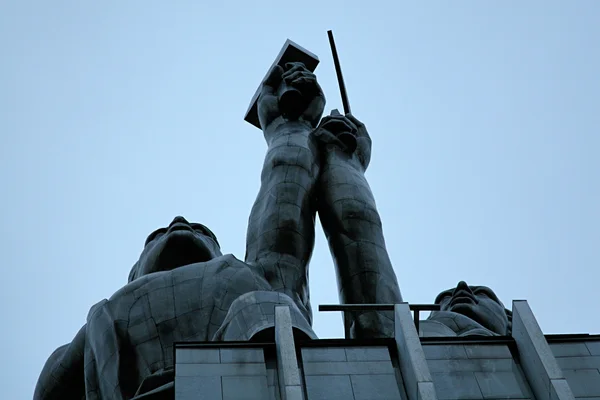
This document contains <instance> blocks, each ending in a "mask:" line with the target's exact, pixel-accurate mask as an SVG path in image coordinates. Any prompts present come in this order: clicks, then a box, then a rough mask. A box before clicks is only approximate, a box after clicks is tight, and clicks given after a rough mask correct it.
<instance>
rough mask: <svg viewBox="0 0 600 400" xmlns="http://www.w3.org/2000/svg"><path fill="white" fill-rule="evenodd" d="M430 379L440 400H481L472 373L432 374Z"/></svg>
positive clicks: (481, 397) (481, 396)
mask: <svg viewBox="0 0 600 400" xmlns="http://www.w3.org/2000/svg"><path fill="white" fill-rule="evenodd" d="M431 377H432V378H433V384H434V386H435V391H436V392H437V396H438V399H440V400H470V399H483V394H482V393H481V390H480V389H479V385H478V384H477V379H475V374H474V373H473V372H450V373H432V374H431Z"/></svg>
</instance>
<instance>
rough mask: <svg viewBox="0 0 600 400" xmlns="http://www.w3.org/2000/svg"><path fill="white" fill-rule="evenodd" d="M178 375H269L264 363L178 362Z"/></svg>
mask: <svg viewBox="0 0 600 400" xmlns="http://www.w3.org/2000/svg"><path fill="white" fill-rule="evenodd" d="M176 374H177V375H178V376H237V375H239V376H244V375H246V376H248V375H264V376H265V379H266V376H267V369H266V368H265V364H263V363H247V364H177V366H176Z"/></svg>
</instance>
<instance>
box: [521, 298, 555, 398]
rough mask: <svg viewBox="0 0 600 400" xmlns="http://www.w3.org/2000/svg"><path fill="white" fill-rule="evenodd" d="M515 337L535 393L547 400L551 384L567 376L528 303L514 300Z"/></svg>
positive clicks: (523, 366) (522, 364)
mask: <svg viewBox="0 0 600 400" xmlns="http://www.w3.org/2000/svg"><path fill="white" fill-rule="evenodd" d="M512 336H513V338H514V339H515V342H516V343H517V348H518V351H519V358H520V361H521V366H522V368H523V370H524V371H525V373H526V375H527V380H528V381H529V384H530V385H531V389H532V391H533V393H534V394H535V396H536V397H538V398H539V399H540V400H542V399H547V398H548V397H549V393H550V391H551V388H550V381H551V380H552V379H561V378H563V377H564V376H563V373H562V370H561V369H560V367H559V366H558V363H557V362H556V358H555V357H554V354H553V353H552V350H551V349H550V346H549V345H548V342H547V341H546V338H545V337H544V334H543V332H542V329H541V328H540V326H539V324H538V323H537V320H536V319H535V316H534V315H533V312H532V311H531V308H530V307H529V305H528V304H527V301H525V300H514V301H513V321H512Z"/></svg>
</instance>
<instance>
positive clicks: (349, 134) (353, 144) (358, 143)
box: [314, 111, 371, 171]
mask: <svg viewBox="0 0 600 400" xmlns="http://www.w3.org/2000/svg"><path fill="white" fill-rule="evenodd" d="M314 136H315V137H316V138H317V140H318V141H319V142H320V143H321V145H322V147H323V148H324V151H326V152H331V151H339V150H342V151H343V152H344V153H346V154H348V155H349V156H350V157H351V158H353V159H354V160H355V161H356V162H357V163H358V164H359V165H360V167H361V169H362V170H363V171H366V169H367V167H368V166H369V162H370V161H371V137H370V136H369V132H367V128H366V127H365V125H364V124H363V123H362V122H360V121H359V120H358V119H356V118H355V117H354V116H353V115H352V114H350V113H348V114H346V115H345V116H344V115H341V114H339V113H337V112H336V111H332V115H328V116H326V117H324V118H323V119H322V120H321V123H320V124H319V126H318V128H317V129H315V131H314Z"/></svg>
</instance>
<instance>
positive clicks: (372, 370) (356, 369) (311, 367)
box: [304, 361, 394, 376]
mask: <svg viewBox="0 0 600 400" xmlns="http://www.w3.org/2000/svg"><path fill="white" fill-rule="evenodd" d="M393 373H394V367H393V366H392V363H391V361H362V362H312V363H305V364H304V375H306V376H311V375H371V374H393Z"/></svg>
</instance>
